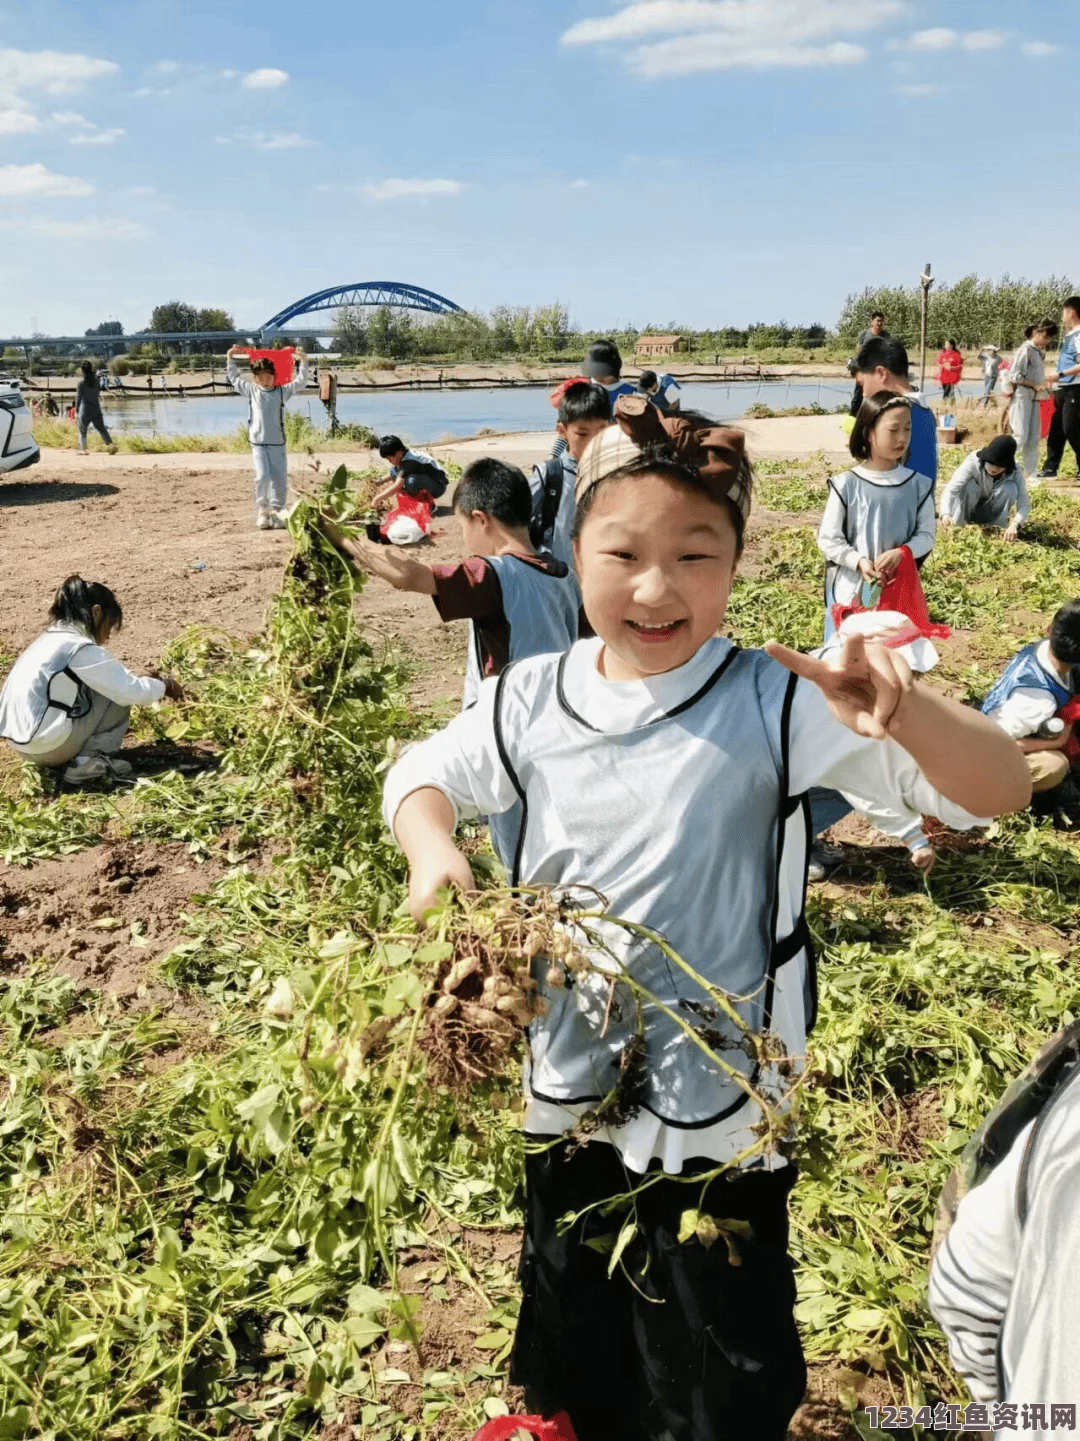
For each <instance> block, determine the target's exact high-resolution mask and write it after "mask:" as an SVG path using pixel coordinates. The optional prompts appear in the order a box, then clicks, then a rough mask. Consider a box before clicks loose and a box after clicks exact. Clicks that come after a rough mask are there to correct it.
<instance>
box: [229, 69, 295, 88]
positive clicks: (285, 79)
mask: <svg viewBox="0 0 1080 1441" xmlns="http://www.w3.org/2000/svg"><path fill="white" fill-rule="evenodd" d="M288 83H289V72H288V71H287V70H273V69H265V70H249V71H248V73H247V74H246V75H245V76H244V78H243V79H242V80H241V81H240V84H241V85H242V86H243V87H244V89H245V90H280V89H281V87H282V86H283V85H288Z"/></svg>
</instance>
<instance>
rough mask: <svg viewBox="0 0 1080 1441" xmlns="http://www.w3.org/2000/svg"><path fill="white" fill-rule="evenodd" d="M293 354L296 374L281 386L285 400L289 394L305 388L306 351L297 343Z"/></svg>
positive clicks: (306, 372)
mask: <svg viewBox="0 0 1080 1441" xmlns="http://www.w3.org/2000/svg"><path fill="white" fill-rule="evenodd" d="M295 355H296V374H295V375H294V376H293V378H292V380H290V381H287V382H286V384H285V385H283V386H282V387H281V390H282V394H283V395H284V397H285V399H286V400H288V398H289V396H290V395H295V394H296V392H297V391H298V390H305V389H306V388H307V383H308V369H307V351H306V350H305V349H304V347H303V346H302V345H298V346H297V347H296V351H295Z"/></svg>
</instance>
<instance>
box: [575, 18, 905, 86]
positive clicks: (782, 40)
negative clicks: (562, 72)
mask: <svg viewBox="0 0 1080 1441" xmlns="http://www.w3.org/2000/svg"><path fill="white" fill-rule="evenodd" d="M906 8H907V5H906V0H633V3H631V4H625V3H624V5H623V8H622V9H621V10H618V11H617V12H616V13H615V14H614V15H609V16H604V17H601V18H596V19H590V20H582V21H579V22H578V23H577V24H576V25H572V26H571V27H570V29H569V30H567V31H566V32H565V34H564V35H563V36H562V43H563V44H564V45H570V46H578V45H596V44H602V43H608V42H618V41H646V42H647V43H645V44H640V45H638V46H636V47H634V48H632V49H631V50H630V51H629V52H628V54H627V56H626V59H627V63H628V64H629V66H630V68H631V69H633V70H634V71H636V72H637V73H638V74H640V75H647V76H658V75H684V74H688V73H690V72H692V71H700V70H731V69H735V68H736V67H740V66H742V67H753V68H762V69H764V68H778V67H806V66H824V65H853V64H858V62H859V61H861V60H863V59H865V57H866V50H865V48H864V47H863V46H861V45H858V44H854V43H852V41H850V40H848V39H844V38H841V37H843V36H846V35H862V34H866V33H867V32H869V31H872V30H876V29H878V28H879V27H880V26H882V25H884V24H885V23H886V22H887V21H888V20H891V19H893V18H894V17H896V16H898V15H901V14H903V13H904V11H905V10H906ZM660 36H667V37H669V38H667V39H659V38H654V37H660Z"/></svg>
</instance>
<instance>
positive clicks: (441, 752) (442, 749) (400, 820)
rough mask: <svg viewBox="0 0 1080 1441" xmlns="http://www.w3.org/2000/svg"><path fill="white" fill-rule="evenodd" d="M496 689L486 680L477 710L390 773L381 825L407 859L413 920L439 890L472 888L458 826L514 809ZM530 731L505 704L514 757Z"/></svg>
mask: <svg viewBox="0 0 1080 1441" xmlns="http://www.w3.org/2000/svg"><path fill="white" fill-rule="evenodd" d="M498 685H499V683H498V681H497V680H495V679H494V678H492V679H490V680H486V681H484V682H483V684H482V685H481V686H480V691H479V694H478V696H477V700H476V704H475V705H472V706H470V707H469V709H468V710H466V711H462V712H461V714H460V715H459V716H455V718H454V719H453V720H452V721H451V722H450V724H449V725H448V726H446V727H444V729H443V730H441V731H436V732H435V734H434V735H431V736H428V738H427V739H426V740H423V741H420V742H419V744H417V745H413V746H409V747H407V748H406V749H405V750H404V751H403V752H402V753H401V756H400V758H399V759H398V760H397V762H396V763H395V764H394V765H393V766H392V767H391V769H390V770H389V772H388V773H387V776H386V781H385V783H384V786H383V819H384V820H385V822H386V824H387V826H388V827H389V829H390V830H391V831H392V832H393V834H394V836H395V837H396V839H397V842H398V844H399V845H400V846H401V849H402V850H403V851H404V852H405V854H406V856H407V857H408V860H409V909H410V910H411V912H412V914H413V916H415V917H416V919H417V920H420V919H421V918H422V916H423V913H424V911H425V910H426V909H427V908H428V907H429V906H430V905H433V904H434V902H435V898H436V897H435V892H436V891H437V890H438V889H439V888H440V887H441V886H446V885H450V886H457V887H459V888H460V889H461V890H472V889H473V878H472V871H471V870H470V868H469V862H468V860H467V858H466V857H465V856H463V855H462V854H461V852H460V851H458V849H457V848H456V846H455V845H454V842H453V835H454V827H455V826H456V825H457V822H458V820H459V819H463V818H465V817H467V816H475V815H478V814H483V815H501V814H502V813H503V812H504V811H508V810H511V809H512V808H513V806H514V805H515V804H516V803H517V800H518V794H517V791H516V789H515V788H514V782H513V781H512V780H511V778H510V776H509V774H508V772H507V770H506V766H505V765H504V763H503V752H502V751H501V749H500V742H499V739H498V738H497V737H496V734H495V700H496V695H497V692H498ZM527 724H528V718H527V712H525V711H523V710H521V709H520V708H517V707H510V708H509V710H508V708H507V706H506V705H505V704H504V707H503V712H502V726H501V734H502V737H503V742H504V743H505V744H506V745H508V746H509V747H510V753H511V754H513V747H514V745H515V743H516V740H517V738H518V736H519V735H520V733H521V731H522V730H523V729H524V727H525V726H527Z"/></svg>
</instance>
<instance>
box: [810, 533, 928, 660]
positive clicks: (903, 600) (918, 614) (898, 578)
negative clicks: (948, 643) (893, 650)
mask: <svg viewBox="0 0 1080 1441" xmlns="http://www.w3.org/2000/svg"><path fill="white" fill-rule="evenodd" d="M864 610H897V611H899V612H900V614H901V615H906V616H907V618H908V620H909V621H911V628H912V633H911V635H909V636H907V637H900V636H898V637H897V638H896V639H895V640H891V641H890V642H889V644H890V645H891V646H895V645H904V644H906V643H907V641H909V640H914V639H915V637H916V636H917V635H921V636H924V637H926V638H927V639H930V638H931V637H934V638H935V639H938V640H948V638H949V636H951V635H952V631H951V630H950V629H949V627H948V626H947V625H938V624H937V622H936V621H932V620H931V619H930V612H929V610H928V609H927V606H926V596H925V595H923V588H922V581H921V580H920V579H919V567H918V566H917V565H916V564H915V557H914V556H913V555H912V553H911V550H910V549H909V547H908V546H906V545H902V546H901V547H900V564H899V565H898V566H897V567H896V569H895V571H893V574H892V579H891V580H888V581H886V583H885V584H884V585H883V586H882V588H881V595H880V596H879V597H878V601H877V604H876V605H874V606H865V605H859V604H858V603H857V602H854V603H849V604H848V605H840V604H839V603H837V604H836V605H834V606H833V607H832V618H833V622H834V624H835V625H836V627H837V629H838V630H839V628H840V625H841V624H842V622H843V621H845V620H846V619H847V617H848V616H849V615H857V614H858V613H859V612H860V611H864Z"/></svg>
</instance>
